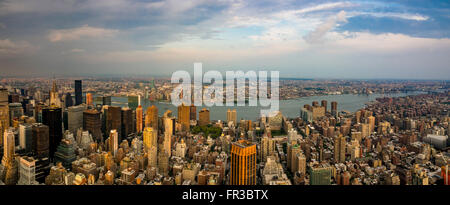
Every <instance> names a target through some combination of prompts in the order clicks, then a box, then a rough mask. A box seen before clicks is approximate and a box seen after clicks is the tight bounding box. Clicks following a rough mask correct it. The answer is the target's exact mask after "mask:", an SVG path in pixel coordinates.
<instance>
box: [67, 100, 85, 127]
mask: <svg viewBox="0 0 450 205" xmlns="http://www.w3.org/2000/svg"><path fill="white" fill-rule="evenodd" d="M85 109H86V108H85V106H84V105H77V106H72V107H69V108H68V109H67V116H68V117H67V118H68V120H67V121H68V122H67V123H68V130H70V132H72V133H77V130H78V129H79V128H82V127H83V112H84V110H85Z"/></svg>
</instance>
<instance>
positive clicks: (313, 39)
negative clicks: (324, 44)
mask: <svg viewBox="0 0 450 205" xmlns="http://www.w3.org/2000/svg"><path fill="white" fill-rule="evenodd" d="M340 22H347V17H346V13H345V11H340V12H339V13H338V14H337V15H336V16H332V17H329V18H328V19H327V20H326V21H325V22H323V23H322V24H320V25H319V26H317V28H316V29H315V30H314V31H312V32H310V33H309V34H308V35H306V36H305V40H306V41H307V42H308V43H319V42H321V40H322V38H323V37H324V36H325V35H326V34H327V32H329V31H331V30H332V29H333V28H335V27H336V25H337V24H338V23H340Z"/></svg>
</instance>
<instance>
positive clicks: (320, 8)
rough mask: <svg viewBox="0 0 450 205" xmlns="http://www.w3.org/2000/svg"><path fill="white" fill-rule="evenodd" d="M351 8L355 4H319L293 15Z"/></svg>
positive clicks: (297, 11) (296, 11)
mask: <svg viewBox="0 0 450 205" xmlns="http://www.w3.org/2000/svg"><path fill="white" fill-rule="evenodd" d="M352 6H356V4H353V3H350V2H335V3H325V4H319V5H315V6H312V7H307V8H303V9H299V10H295V11H294V13H297V14H303V13H309V12H314V11H323V10H331V9H336V8H345V7H352Z"/></svg>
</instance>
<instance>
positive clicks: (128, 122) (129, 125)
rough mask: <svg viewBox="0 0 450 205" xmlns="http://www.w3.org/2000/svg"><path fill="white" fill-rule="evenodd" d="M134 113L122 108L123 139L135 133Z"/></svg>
mask: <svg viewBox="0 0 450 205" xmlns="http://www.w3.org/2000/svg"><path fill="white" fill-rule="evenodd" d="M133 123H134V119H133V111H132V110H131V109H130V108H122V139H125V138H127V137H128V135H129V134H131V133H133Z"/></svg>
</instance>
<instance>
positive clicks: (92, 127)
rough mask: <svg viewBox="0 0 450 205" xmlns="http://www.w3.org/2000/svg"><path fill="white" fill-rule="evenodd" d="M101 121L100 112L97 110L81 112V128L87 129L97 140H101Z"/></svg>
mask: <svg viewBox="0 0 450 205" xmlns="http://www.w3.org/2000/svg"><path fill="white" fill-rule="evenodd" d="M101 123H102V121H101V119H100V112H98V111H97V110H95V109H90V110H85V111H84V112H83V130H87V131H89V133H91V134H92V137H93V138H94V140H97V141H101V140H102V130H101V126H100V125H101ZM74 133H75V132H74Z"/></svg>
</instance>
